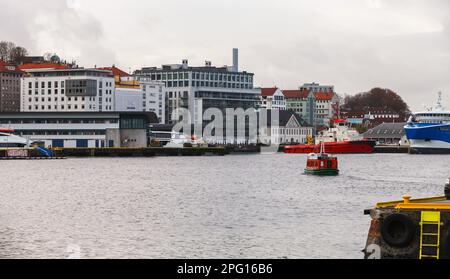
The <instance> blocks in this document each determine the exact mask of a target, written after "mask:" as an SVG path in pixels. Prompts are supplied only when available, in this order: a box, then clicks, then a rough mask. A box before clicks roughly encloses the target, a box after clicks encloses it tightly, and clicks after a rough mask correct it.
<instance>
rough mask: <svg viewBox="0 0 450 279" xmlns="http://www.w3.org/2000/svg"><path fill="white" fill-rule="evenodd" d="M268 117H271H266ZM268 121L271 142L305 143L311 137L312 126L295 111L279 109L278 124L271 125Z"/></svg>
mask: <svg viewBox="0 0 450 279" xmlns="http://www.w3.org/2000/svg"><path fill="white" fill-rule="evenodd" d="M268 119H271V118H270V117H268ZM270 122H271V121H269V127H270V129H269V131H270V132H269V137H270V138H271V144H305V143H307V142H308V137H313V132H314V129H313V127H311V126H309V125H307V124H306V122H305V121H303V119H302V118H301V117H300V116H299V115H298V114H297V113H295V112H292V111H286V110H280V111H279V125H278V126H275V125H272V124H271V123H270ZM263 143H266V144H267V143H268V142H263Z"/></svg>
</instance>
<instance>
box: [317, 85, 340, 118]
mask: <svg viewBox="0 0 450 279" xmlns="http://www.w3.org/2000/svg"><path fill="white" fill-rule="evenodd" d="M314 96H315V101H316V114H315V125H317V126H330V125H331V121H332V120H333V119H337V118H339V117H338V114H339V97H338V96H337V94H336V93H334V92H320V91H319V92H314Z"/></svg>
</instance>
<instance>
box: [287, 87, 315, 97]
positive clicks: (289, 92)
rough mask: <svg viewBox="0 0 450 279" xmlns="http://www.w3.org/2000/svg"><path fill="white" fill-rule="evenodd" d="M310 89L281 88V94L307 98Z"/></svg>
mask: <svg viewBox="0 0 450 279" xmlns="http://www.w3.org/2000/svg"><path fill="white" fill-rule="evenodd" d="M309 93H310V90H308V89H306V90H300V89H299V90H283V95H284V97H285V98H288V99H289V98H307V97H308V95H309Z"/></svg>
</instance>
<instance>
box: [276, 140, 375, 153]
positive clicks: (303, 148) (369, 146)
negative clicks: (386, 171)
mask: <svg viewBox="0 0 450 279" xmlns="http://www.w3.org/2000/svg"><path fill="white" fill-rule="evenodd" d="M375 144H376V143H375V141H370V140H357V141H342V142H325V152H326V153H332V154H345V153H348V154H359V153H364V154H366V153H373V151H374V147H375ZM319 151H320V144H305V145H290V146H286V147H284V153H302V154H308V153H317V152H319Z"/></svg>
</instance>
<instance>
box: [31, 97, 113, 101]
mask: <svg viewBox="0 0 450 279" xmlns="http://www.w3.org/2000/svg"><path fill="white" fill-rule="evenodd" d="M95 98H96V97H89V98H87V97H67V101H69V102H71V101H72V100H73V101H75V102H78V101H82V102H84V101H85V100H88V101H91V102H93V101H95ZM39 100H40V101H41V102H45V97H41V99H39V97H34V102H39ZM53 100H54V101H55V102H58V101H61V102H65V100H66V98H65V97H64V96H62V97H60V98H59V97H54V98H53ZM105 100H106V102H112V97H110V98H106V99H105ZM47 101H48V102H51V101H52V97H47ZM28 102H30V103H31V102H33V98H32V97H29V98H28Z"/></svg>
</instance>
